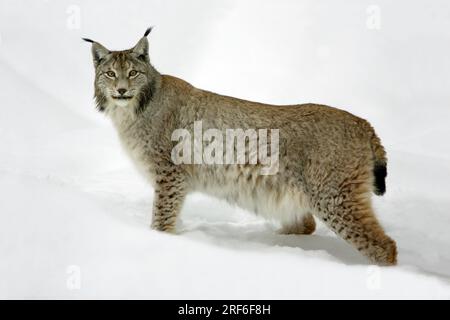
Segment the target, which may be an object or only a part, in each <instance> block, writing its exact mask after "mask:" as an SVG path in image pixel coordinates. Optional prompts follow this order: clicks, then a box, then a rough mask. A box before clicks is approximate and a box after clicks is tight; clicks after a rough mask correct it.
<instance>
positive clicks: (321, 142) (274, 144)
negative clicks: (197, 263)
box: [85, 29, 397, 265]
mask: <svg viewBox="0 0 450 320" xmlns="http://www.w3.org/2000/svg"><path fill="white" fill-rule="evenodd" d="M150 31H151V29H148V30H147V31H146V33H145V35H144V37H142V38H141V39H140V40H139V42H138V43H137V44H136V45H135V46H134V47H133V48H132V49H129V50H124V51H110V50H108V49H106V48H105V47H104V46H102V45H101V44H99V43H98V42H95V41H92V40H89V39H85V40H86V41H89V42H91V43H92V54H93V59H94V66H95V99H96V103H97V108H98V110H100V111H102V112H105V113H106V114H107V115H108V116H109V117H110V118H111V120H112V121H113V123H114V125H115V127H116V128H117V131H118V134H119V137H120V140H121V142H122V143H123V146H124V148H125V149H126V151H127V152H128V153H129V155H130V156H131V158H132V159H133V160H134V162H135V163H136V164H137V166H138V168H139V169H140V170H141V171H142V172H143V173H144V174H145V175H146V176H147V177H148V178H149V180H150V181H151V183H152V184H153V186H154V188H155V198H154V204H153V218H152V219H153V221H152V227H153V228H154V229H156V230H160V231H166V232H175V225H176V221H177V218H178V215H179V213H180V210H181V208H182V205H183V201H184V199H185V197H186V195H187V194H188V193H189V192H192V191H202V192H205V193H208V194H211V195H214V196H216V197H219V198H222V199H226V200H227V201H229V202H231V203H234V204H237V205H239V206H241V207H243V208H245V209H248V210H250V211H253V212H255V213H256V214H258V215H261V216H265V217H267V218H271V219H272V218H273V219H278V220H279V221H280V223H281V225H282V226H283V231H284V232H286V233H295V234H311V233H312V232H314V230H315V221H314V217H313V216H315V217H317V218H319V219H321V220H322V221H323V222H324V223H325V224H326V225H327V226H328V227H329V228H331V229H332V230H333V231H334V232H335V233H336V234H338V235H339V236H341V237H342V238H343V239H345V240H346V241H347V242H349V243H350V244H352V245H353V246H354V247H355V248H356V249H358V250H359V251H360V252H361V253H363V254H364V255H366V256H367V257H368V258H369V259H371V261H373V262H375V263H378V264H382V265H393V264H395V263H396V257H397V251H396V244H395V242H394V241H393V240H392V239H391V238H389V237H388V236H387V235H386V234H385V233H384V231H383V228H382V227H381V225H380V224H379V222H378V221H377V219H376V217H375V215H374V212H373V210H372V207H371V201H370V197H371V193H372V192H374V193H376V194H378V195H382V194H383V193H384V192H385V177H386V154H385V151H384V148H383V146H382V145H381V143H380V140H379V138H378V136H377V135H376V134H375V132H374V130H373V128H372V127H371V125H370V124H369V123H368V122H367V121H365V120H363V119H361V118H358V117H356V116H354V115H352V114H350V113H348V112H345V111H342V110H339V109H335V108H332V107H328V106H324V105H316V104H303V105H292V106H273V105H266V104H262V103H256V102H250V101H245V100H240V99H237V98H233V97H227V96H222V95H219V94H215V93H212V92H208V91H204V90H200V89H197V88H195V87H193V86H192V85H190V84H189V83H187V82H185V81H183V80H181V79H178V78H175V77H172V76H168V75H161V74H160V73H159V72H158V71H157V70H156V69H155V68H154V67H153V66H152V65H151V63H150V59H149V55H148V41H147V35H148V34H149V33H150ZM198 121H201V125H202V130H216V131H215V132H217V131H220V130H222V131H225V130H228V129H241V130H243V131H244V130H245V131H244V132H246V133H248V132H250V131H248V130H252V129H254V130H255V131H254V132H260V131H257V130H262V129H268V130H269V132H273V131H274V130H277V132H279V139H278V140H277V139H275V140H270V141H268V142H267V146H266V151H267V153H268V155H269V156H273V155H275V154H276V156H277V158H276V159H277V164H276V165H277V171H276V172H272V173H271V174H265V175H264V174H261V168H262V167H263V163H262V161H261V160H260V159H258V160H257V161H256V162H251V161H250V158H251V153H254V152H255V150H252V149H251V148H249V150H245V156H246V161H245V162H231V163H221V162H220V161H217V162H215V163H213V164H210V163H208V164H205V163H201V162H194V163H185V162H183V163H178V162H177V163H175V162H176V161H174V152H173V150H174V147H175V146H176V142H177V141H173V140H174V139H173V134H174V132H175V131H177V130H180V129H182V130H184V131H185V132H188V133H192V134H194V127H195V125H194V123H196V122H198ZM202 132H203V131H202ZM185 138H186V137H185ZM216 138H217V137H216ZM247 138H250V136H247V137H246V138H244V139H246V140H245V143H244V146H245V147H247V146H248V145H249V144H250V142H249V139H247ZM256 139H257V141H258V142H261V137H257V138H256ZM207 140H208V139H205V137H203V138H201V143H200V144H201V146H200V147H204V148H207V147H208V145H210V144H212V142H213V141H212V140H211V139H210V140H209V141H207ZM216 142H217V141H216ZM227 143H228V142H227ZM194 145H195V142H194ZM197 147H198V146H197ZM260 147H261V146H260V145H259V144H258V148H260ZM190 148H191V147H190V146H189V150H188V149H185V150H184V152H187V151H189V152H190V151H192V150H191V149H190ZM194 149H195V147H194ZM217 150H223V149H216V150H215V151H214V152H215V153H216V154H214V152H213V154H212V156H217V155H218V154H217ZM233 150H234V151H236V150H237V149H236V146H233V147H232V151H233ZM237 151H239V150H237ZM193 152H194V153H195V152H196V150H193ZM224 153H225V151H224ZM220 156H222V154H220ZM201 159H202V155H200V160H201ZM222 159H223V158H222Z"/></svg>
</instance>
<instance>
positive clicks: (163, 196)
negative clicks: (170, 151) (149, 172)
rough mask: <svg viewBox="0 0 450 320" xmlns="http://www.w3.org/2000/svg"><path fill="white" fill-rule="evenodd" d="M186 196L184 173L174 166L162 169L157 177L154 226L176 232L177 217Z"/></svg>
mask: <svg viewBox="0 0 450 320" xmlns="http://www.w3.org/2000/svg"><path fill="white" fill-rule="evenodd" d="M185 197H186V188H185V181H184V177H183V175H182V174H180V173H179V172H178V171H177V170H176V169H172V168H170V169H166V170H162V171H161V173H160V174H158V176H157V179H156V186H155V198H154V200H153V217H152V218H153V220H152V228H153V229H155V230H158V231H164V232H169V233H175V227H176V222H177V217H178V214H179V213H180V210H181V207H182V206H183V202H184V199H185Z"/></svg>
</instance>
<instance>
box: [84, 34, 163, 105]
mask: <svg viewBox="0 0 450 320" xmlns="http://www.w3.org/2000/svg"><path fill="white" fill-rule="evenodd" d="M151 30H152V28H149V29H147V31H146V32H145V34H144V36H143V37H142V38H141V39H140V40H139V42H138V43H137V44H136V45H135V46H134V47H133V48H131V49H128V50H123V51H111V50H108V49H107V48H105V47H104V46H103V45H101V44H100V43H98V42H96V41H93V40H90V39H86V38H83V40H85V41H87V42H90V43H92V57H93V60H94V67H95V100H96V103H97V108H98V110H99V111H105V110H107V109H108V108H116V107H117V108H134V109H135V111H136V112H137V113H139V112H142V111H143V110H144V109H145V107H146V106H147V104H148V103H149V102H150V100H151V99H152V96H153V92H154V86H155V83H154V82H155V77H156V75H157V71H156V70H155V69H154V68H153V67H152V65H151V64H150V59H149V55H148V40H147V36H148V34H149V33H150V32H151Z"/></svg>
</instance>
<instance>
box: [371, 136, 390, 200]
mask: <svg viewBox="0 0 450 320" xmlns="http://www.w3.org/2000/svg"><path fill="white" fill-rule="evenodd" d="M370 144H371V146H372V152H373V158H374V166H373V176H374V190H373V192H374V193H375V194H376V195H378V196H382V195H383V194H385V193H386V176H387V158H386V151H385V150H384V147H383V145H382V144H381V141H380V138H379V137H378V136H377V135H376V133H375V132H373V136H372V138H371V140H370Z"/></svg>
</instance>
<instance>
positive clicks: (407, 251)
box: [0, 0, 450, 299]
mask: <svg viewBox="0 0 450 320" xmlns="http://www.w3.org/2000/svg"><path fill="white" fill-rule="evenodd" d="M150 25H155V26H156V27H155V29H154V30H153V32H152V34H151V36H150V38H149V40H150V56H151V60H152V63H153V64H154V65H155V67H156V68H157V69H158V70H159V71H160V72H162V73H167V74H172V75H175V76H178V77H181V78H183V79H185V80H187V81H189V82H191V83H192V84H193V85H195V86H197V87H200V88H203V89H208V90H212V91H216V92H219V93H223V94H227V95H233V96H237V97H240V98H245V99H251V100H257V101H262V102H267V103H274V104H288V103H289V104H292V103H304V102H316V103H323V104H329V105H333V106H336V107H340V108H343V109H345V110H348V111H351V112H353V113H354V114H356V115H359V116H361V117H364V118H366V119H368V120H369V121H370V122H371V123H372V124H373V125H374V126H375V128H376V130H377V132H378V134H379V135H380V136H381V138H382V140H383V143H384V145H385V146H386V148H387V151H388V156H389V176H388V181H387V183H388V193H387V195H386V196H385V197H383V198H376V199H374V206H375V208H376V211H377V212H378V216H379V218H380V221H381V222H382V224H383V225H384V226H385V229H386V231H387V233H388V234H389V235H391V236H392V237H393V238H394V239H395V240H397V243H398V247H399V266H397V267H393V268H377V267H371V266H370V265H369V264H368V263H367V261H366V260H365V259H364V258H362V257H361V256H360V255H359V254H358V253H357V252H355V251H354V249H353V248H351V247H350V246H348V245H347V244H346V243H345V242H344V241H342V240H341V239H338V238H337V237H336V236H334V235H333V234H332V233H331V232H330V231H328V230H327V229H326V228H325V227H323V226H322V225H319V228H318V230H317V232H316V233H315V235H312V236H283V235H279V234H277V226H276V225H274V224H272V223H270V222H266V221H261V220H258V219H257V218H255V217H254V216H253V215H250V214H248V213H246V212H244V211H241V210H239V209H237V208H234V207H231V206H228V205H227V204H226V203H224V202H221V201H217V200H214V199H210V198H207V197H205V196H202V195H193V196H192V197H190V198H189V199H188V201H187V203H186V205H185V207H184V209H183V214H182V222H181V224H180V228H179V230H180V235H177V236H169V235H164V234H159V233H156V232H154V231H151V230H150V229H149V227H148V225H149V217H150V210H151V203H152V190H151V188H150V187H149V186H148V185H147V183H145V182H144V181H143V180H142V179H141V177H140V176H139V175H138V174H137V173H136V172H135V170H134V169H133V167H132V165H131V163H130V162H129V161H128V159H127V158H126V157H125V156H124V155H123V153H122V151H121V149H120V146H119V144H118V141H117V137H116V134H115V132H114V130H113V129H112V127H111V124H110V123H109V121H108V119H106V118H105V117H104V116H103V115H101V114H98V113H97V112H96V111H95V108H94V103H93V99H92V96H93V67H92V61H91V56H90V45H89V44H88V43H85V42H83V41H81V37H89V38H92V39H94V40H97V41H99V42H101V43H103V44H104V45H105V46H106V47H108V48H110V49H125V48H129V47H131V46H133V45H134V44H135V43H136V42H137V41H138V39H139V38H140V37H141V36H142V35H143V32H144V31H145V29H146V28H147V27H148V26H150ZM449 57H450V4H449V3H448V1H445V0H442V1H437V0H434V1H387V0H386V1H370V2H369V1H363V0H358V1H356V0H353V1H332V0H329V1H322V0H321V1H317V0H311V1H304V0H303V1H254V0H251V1H250V0H246V1H241V0H239V1H238V0H234V1H233V0H229V1H225V0H224V1H206V0H204V1H199V0H195V1H181V0H180V1H163V0H161V1H148V0H146V1H130V0H127V1H55V0H47V1H42V0H41V1H17V0H14V1H13V0H0V110H1V113H0V192H1V198H0V297H1V298H254V299H257V298H268V299H271V298H287V299H290V298H447V299H448V298H450V281H449V279H450V278H449V276H450V249H449V248H450V233H449V227H450V212H449V211H450V199H449V197H448V195H449V193H450V183H449V177H450V144H449V143H448V138H449V134H450V128H449V126H448V122H449V118H450V111H449V101H450V90H449V88H450V76H449V75H450V59H449Z"/></svg>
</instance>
